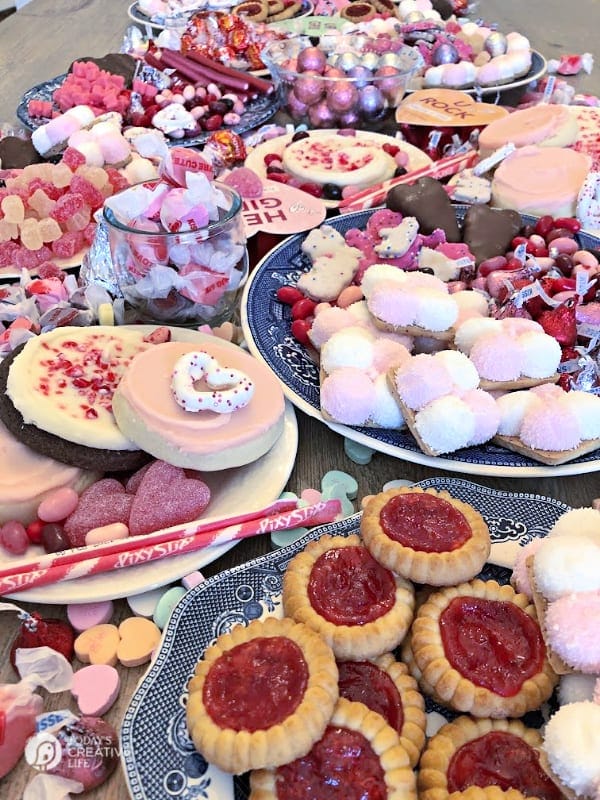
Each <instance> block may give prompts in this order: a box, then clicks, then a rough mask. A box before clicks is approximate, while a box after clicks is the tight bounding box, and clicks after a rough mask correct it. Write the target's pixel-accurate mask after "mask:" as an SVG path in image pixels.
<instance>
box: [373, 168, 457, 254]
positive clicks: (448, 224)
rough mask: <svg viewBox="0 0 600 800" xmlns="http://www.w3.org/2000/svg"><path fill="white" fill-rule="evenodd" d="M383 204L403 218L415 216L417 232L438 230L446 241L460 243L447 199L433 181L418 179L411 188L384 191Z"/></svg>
mask: <svg viewBox="0 0 600 800" xmlns="http://www.w3.org/2000/svg"><path fill="white" fill-rule="evenodd" d="M386 205H387V207H388V208H391V209H392V211H399V212H400V213H401V214H402V215H403V216H405V217H406V216H410V217H416V218H417V220H418V222H419V232H420V233H423V234H426V235H427V234H430V233H433V231H434V230H435V229H436V228H441V229H442V230H443V231H444V233H445V234H446V241H448V242H460V230H459V227H458V222H457V221H456V214H455V212H454V208H453V207H452V203H451V202H450V198H449V197H448V195H447V194H446V191H445V189H444V187H443V186H442V184H441V183H440V182H439V181H436V180H435V179H434V178H419V180H418V181H417V182H416V183H413V184H411V185H400V186H394V188H393V189H390V191H389V192H388V196H387V198H386Z"/></svg>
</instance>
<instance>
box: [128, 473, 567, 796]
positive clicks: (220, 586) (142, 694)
mask: <svg viewBox="0 0 600 800" xmlns="http://www.w3.org/2000/svg"><path fill="white" fill-rule="evenodd" d="M417 485H418V486H422V487H423V488H435V489H437V490H442V489H445V490H447V491H449V492H450V493H451V494H452V495H453V496H454V497H457V498H458V499H460V500H463V501H465V502H468V503H470V504H471V505H472V506H474V507H475V508H476V509H477V510H478V511H479V512H480V513H481V514H482V515H483V516H484V518H485V520H486V522H487V524H488V527H489V529H490V533H491V536H492V540H493V541H494V542H518V543H519V544H520V545H525V544H527V543H528V542H530V541H531V540H532V539H533V538H535V537H536V536H545V535H546V533H547V532H548V530H549V529H550V528H551V527H552V525H553V524H554V523H555V522H556V520H557V519H558V518H559V517H560V516H562V514H564V513H565V512H566V511H568V510H569V507H568V506H567V505H565V504H564V503H561V502H559V501H557V500H552V499H550V498H547V497H542V496H540V495H532V494H526V493H514V494H512V493H509V492H501V491H496V490H494V489H489V488H487V487H485V486H479V485H478V484H475V483H471V482H469V481H464V480H462V479H459V478H430V479H428V480H425V481H421V482H420V483H419V484H417ZM359 524H360V514H354V515H353V516H351V517H348V518H347V519H345V520H343V521H342V522H336V523H331V524H329V525H322V526H321V527H319V528H315V529H313V530H312V531H311V532H310V533H308V534H307V535H306V536H304V537H303V538H302V539H300V540H299V541H298V542H295V543H294V544H291V545H289V546H288V547H284V548H282V549H281V550H277V551H274V552H272V553H269V554H268V555H266V556H261V557H260V558H257V559H255V560H254V561H250V562H248V563H247V564H242V565H241V566H238V567H234V568H233V569H230V570H227V571H225V572H222V573H221V574H219V575H215V576H214V577H212V578H209V579H208V580H207V581H205V582H204V583H202V584H200V585H199V586H197V587H196V588H194V589H192V590H191V591H189V592H188V593H187V594H186V595H185V596H184V597H183V598H182V600H181V601H180V602H179V604H178V605H177V606H176V608H175V610H174V611H173V614H172V616H171V619H170V621H169V624H168V625H167V627H166V629H165V631H164V634H163V639H162V643H161V647H160V649H159V651H158V653H157V655H156V657H155V659H154V662H153V664H152V666H151V667H150V669H149V670H148V672H147V674H146V676H145V677H144V678H143V679H142V681H141V683H140V685H139V686H138V688H137V690H136V692H135V694H134V696H133V698H132V700H131V704H130V706H129V708H128V710H127V712H126V714H125V717H124V720H123V725H122V728H121V757H122V761H123V767H124V771H125V776H126V779H127V781H128V784H129V790H130V792H131V796H132V798H133V800H168V799H169V798H180V799H181V800H194V799H200V798H201V799H202V800H247V798H248V791H249V790H248V782H247V776H236V777H233V778H232V776H229V775H225V774H224V773H222V772H221V771H220V770H218V769H217V768H216V767H213V766H211V765H209V764H207V763H206V761H205V760H204V759H203V757H202V756H201V755H200V754H199V753H197V752H196V750H195V748H194V745H193V744H192V742H191V740H190V738H189V736H188V733H187V726H186V719H185V705H186V700H187V693H186V686H187V683H188V681H189V679H190V678H191V677H192V675H193V672H194V668H195V665H196V663H197V661H198V660H199V658H200V657H201V655H202V653H203V652H204V650H205V649H206V648H207V647H208V646H209V645H210V644H212V643H213V642H214V640H215V639H216V638H217V637H218V636H220V635H221V634H222V633H226V632H227V631H229V630H230V629H231V628H232V627H233V626H234V625H236V624H238V623H239V624H242V625H247V624H248V623H249V622H250V621H251V620H254V619H257V618H258V617H261V616H263V615H265V614H277V613H279V615H280V614H281V582H282V577H283V574H284V572H285V569H286V567H287V564H288V562H289V561H290V560H291V559H292V558H293V557H294V555H296V553H298V552H299V551H300V550H301V549H303V547H304V546H305V545H306V544H307V542H309V541H310V540H312V539H316V538H318V537H319V536H321V535H322V534H333V535H343V536H348V535H349V534H351V533H356V532H357V531H358V529H359ZM480 577H482V578H484V579H486V580H490V579H494V580H497V581H499V582H500V583H506V582H507V581H508V579H509V577H510V571H509V570H507V569H503V568H501V567H495V566H492V565H487V566H486V567H485V568H484V570H483V571H482V573H481V574H480ZM427 710H428V711H436V712H438V713H440V714H443V715H444V716H445V717H446V718H448V719H450V718H451V716H452V715H451V712H449V711H448V710H446V709H442V708H441V707H440V706H436V705H435V704H434V703H430V702H429V701H427ZM525 722H526V723H527V724H530V725H540V724H541V720H540V718H539V715H528V718H527V719H526V720H525Z"/></svg>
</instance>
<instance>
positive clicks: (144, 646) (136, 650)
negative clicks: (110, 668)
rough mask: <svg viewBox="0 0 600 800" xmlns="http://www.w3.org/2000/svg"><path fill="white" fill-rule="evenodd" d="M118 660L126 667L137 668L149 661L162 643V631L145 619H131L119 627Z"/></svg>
mask: <svg viewBox="0 0 600 800" xmlns="http://www.w3.org/2000/svg"><path fill="white" fill-rule="evenodd" d="M119 636H120V637H121V641H120V642H119V646H118V650H117V658H118V659H119V661H120V662H121V664H123V666H124V667H137V666H139V665H140V664H145V663H146V661H149V660H150V658H151V656H152V653H153V652H154V650H155V649H156V646H157V645H158V643H159V641H160V636H161V633H160V629H159V628H158V627H157V626H156V625H155V624H154V622H152V621H151V620H149V619H145V618H144V617H129V619H125V620H123V622H122V623H121V624H120V625H119Z"/></svg>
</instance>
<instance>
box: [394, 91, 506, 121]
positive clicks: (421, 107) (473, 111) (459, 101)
mask: <svg viewBox="0 0 600 800" xmlns="http://www.w3.org/2000/svg"><path fill="white" fill-rule="evenodd" d="M508 113H509V112H508V111H507V109H506V108H503V107H502V106H498V105H495V104H493V103H480V102H478V101H477V100H476V99H475V98H474V97H471V96H470V95H468V94H466V93H465V92H460V91H457V90H456V89H419V91H417V92H413V93H412V94H410V95H409V96H408V97H406V98H405V99H404V100H403V101H402V102H401V103H400V105H399V106H398V108H397V109H396V121H397V122H399V123H402V124H407V125H426V126H427V127H429V126H431V125H437V126H438V127H439V126H446V125H451V126H452V127H454V128H460V127H463V126H467V127H483V126H484V125H489V124H490V122H494V121H495V120H497V119H502V117H506V116H508Z"/></svg>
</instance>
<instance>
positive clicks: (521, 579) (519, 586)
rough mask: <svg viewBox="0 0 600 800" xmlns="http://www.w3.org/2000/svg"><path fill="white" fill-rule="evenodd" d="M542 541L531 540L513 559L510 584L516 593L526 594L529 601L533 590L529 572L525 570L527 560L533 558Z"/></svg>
mask: <svg viewBox="0 0 600 800" xmlns="http://www.w3.org/2000/svg"><path fill="white" fill-rule="evenodd" d="M543 541H544V540H543V539H541V538H539V537H538V538H535V539H532V540H531V541H530V542H528V544H526V545H525V546H524V547H520V548H519V550H518V552H517V557H516V558H515V564H514V566H513V574H512V583H513V586H514V587H515V589H516V590H517V592H522V593H523V594H526V595H527V597H528V598H529V599H530V600H533V590H532V588H531V581H530V580H529V570H528V569H527V559H528V558H529V556H533V555H535V554H536V553H537V551H538V550H539V549H540V545H541V544H542V542H543Z"/></svg>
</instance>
